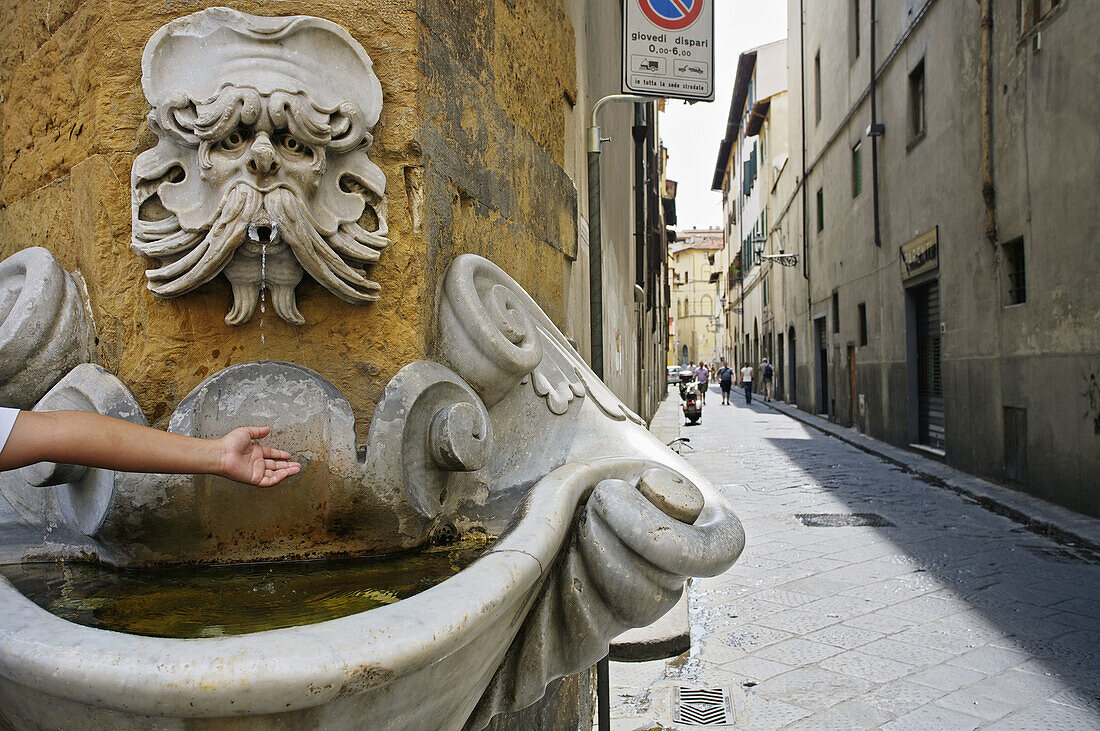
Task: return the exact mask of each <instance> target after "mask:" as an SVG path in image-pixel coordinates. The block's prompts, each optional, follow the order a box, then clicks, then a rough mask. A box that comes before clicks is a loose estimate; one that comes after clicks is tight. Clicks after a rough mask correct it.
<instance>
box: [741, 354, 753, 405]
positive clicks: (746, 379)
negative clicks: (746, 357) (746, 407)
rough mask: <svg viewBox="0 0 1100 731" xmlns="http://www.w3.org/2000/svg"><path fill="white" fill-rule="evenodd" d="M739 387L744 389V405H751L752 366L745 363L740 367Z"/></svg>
mask: <svg viewBox="0 0 1100 731" xmlns="http://www.w3.org/2000/svg"><path fill="white" fill-rule="evenodd" d="M741 385H742V386H744V388H745V403H746V404H751V403H752V366H751V365H749V364H748V363H746V364H745V365H743V366H741Z"/></svg>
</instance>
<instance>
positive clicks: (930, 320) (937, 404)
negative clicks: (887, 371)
mask: <svg viewBox="0 0 1100 731" xmlns="http://www.w3.org/2000/svg"><path fill="white" fill-rule="evenodd" d="M906 294H907V297H906V299H907V303H906V304H907V308H908V310H909V312H908V315H909V318H907V319H909V322H910V325H911V327H910V329H909V374H910V375H909V381H910V384H911V385H910V404H911V408H912V406H915V407H916V419H915V420H914V419H912V418H911V420H910V430H911V431H910V433H911V436H912V437H915V439H914V441H915V442H916V443H917V444H921V445H924V446H926V447H931V448H932V449H936V450H943V449H945V448H946V446H947V439H946V434H945V429H944V399H943V376H942V371H941V367H940V366H941V362H940V361H941V345H942V342H941V339H940V288H939V282H938V281H936V280H932V281H931V282H928V283H927V284H922V285H920V286H918V287H912V288H910V289H909V290H907V292H906ZM914 397H915V398H914ZM910 413H912V412H910ZM914 421H915V423H914Z"/></svg>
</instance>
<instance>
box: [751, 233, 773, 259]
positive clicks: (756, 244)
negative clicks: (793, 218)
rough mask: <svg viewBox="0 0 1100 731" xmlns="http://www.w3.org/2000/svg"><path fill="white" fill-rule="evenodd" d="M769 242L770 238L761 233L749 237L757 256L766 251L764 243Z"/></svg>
mask: <svg viewBox="0 0 1100 731" xmlns="http://www.w3.org/2000/svg"><path fill="white" fill-rule="evenodd" d="M767 242H768V240H767V239H766V238H764V237H763V236H761V235H759V234H757V235H755V236H753V237H752V238H751V239H749V243H750V244H752V251H753V253H754V254H756V256H757V257H759V256H760V255H761V254H763V253H764V244H766V243H767Z"/></svg>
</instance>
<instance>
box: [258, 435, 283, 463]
mask: <svg viewBox="0 0 1100 731" xmlns="http://www.w3.org/2000/svg"><path fill="white" fill-rule="evenodd" d="M265 428H266V427H265ZM260 446H261V448H262V449H263V452H264V459H269V460H270V459H290V452H284V451H283V450H281V449H273V448H271V447H264V446H263V445H262V444H261V445H260Z"/></svg>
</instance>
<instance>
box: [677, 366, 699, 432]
mask: <svg viewBox="0 0 1100 731" xmlns="http://www.w3.org/2000/svg"><path fill="white" fill-rule="evenodd" d="M680 399H681V400H682V401H683V402H684V403H683V411H684V418H685V419H687V422H688V423H689V424H698V423H699V421H700V420H701V419H702V418H703V399H702V397H701V395H700V394H699V384H698V383H697V382H696V381H695V373H693V372H692V371H690V370H688V369H684V370H682V371H680Z"/></svg>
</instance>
